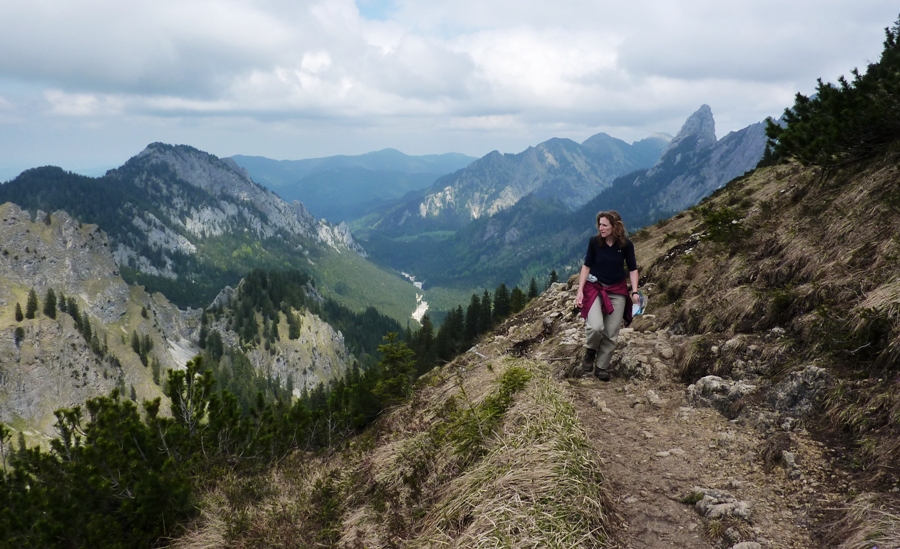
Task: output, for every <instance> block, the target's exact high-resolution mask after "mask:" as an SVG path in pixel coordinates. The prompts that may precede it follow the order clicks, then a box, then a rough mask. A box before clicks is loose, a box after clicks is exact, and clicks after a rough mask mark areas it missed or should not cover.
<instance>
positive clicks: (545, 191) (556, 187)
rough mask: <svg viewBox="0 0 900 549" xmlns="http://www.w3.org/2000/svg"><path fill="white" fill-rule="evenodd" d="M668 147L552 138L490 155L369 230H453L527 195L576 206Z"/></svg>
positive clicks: (604, 138) (659, 142) (659, 140)
mask: <svg viewBox="0 0 900 549" xmlns="http://www.w3.org/2000/svg"><path fill="white" fill-rule="evenodd" d="M668 142H669V136H665V135H658V136H654V137H649V138H647V139H645V140H643V141H640V142H637V143H634V144H631V145H629V144H628V143H625V142H624V141H621V140H619V139H615V138H612V137H610V136H608V135H606V134H602V133H601V134H597V135H595V136H593V137H591V138H589V139H587V140H586V141H584V142H583V143H581V144H578V143H576V142H574V141H572V140H570V139H559V138H554V139H550V140H548V141H545V142H543V143H540V144H539V145H536V146H534V147H529V148H528V149H527V150H525V151H523V152H521V153H519V154H500V153H499V152H497V151H494V152H491V153H489V154H488V155H486V156H485V157H483V158H481V159H479V160H477V161H475V162H473V163H472V164H470V165H469V166H468V167H466V168H465V169H463V170H460V171H458V172H456V173H453V174H450V175H446V176H444V177H442V178H441V179H439V180H438V181H436V182H435V183H434V185H432V186H431V187H429V188H428V189H427V190H425V191H422V192H420V193H415V194H414V195H411V196H410V197H409V198H407V199H405V200H404V201H403V202H402V203H401V204H400V205H398V206H396V207H394V208H392V209H390V210H388V211H387V212H386V213H385V214H384V215H383V216H382V217H381V218H380V219H378V220H377V221H375V222H373V223H372V224H371V227H372V229H373V230H374V231H376V232H378V233H381V234H385V235H392V236H393V235H399V234H404V235H410V234H416V233H420V232H428V231H434V230H456V229H459V228H461V227H463V226H465V225H466V224H467V223H469V222H470V221H472V220H474V219H479V218H482V217H487V216H492V215H494V214H496V213H497V212H499V211H501V210H504V209H507V208H510V207H512V206H513V205H515V204H516V203H517V202H519V201H520V200H522V199H523V198H524V197H525V196H528V195H531V196H534V197H536V198H539V199H542V200H550V201H558V202H560V203H561V204H562V205H564V206H565V207H566V208H569V209H574V208H577V207H579V206H581V205H582V204H584V203H585V202H587V201H588V200H590V199H591V198H593V197H594V196H596V195H597V193H599V192H600V191H602V190H604V189H606V188H607V187H609V186H610V185H611V184H612V181H613V180H614V179H615V178H616V177H618V176H621V175H624V174H626V173H629V172H632V171H634V170H638V169H641V168H649V167H651V166H652V165H653V164H654V163H655V162H656V160H657V159H658V158H659V155H660V153H661V152H662V150H663V149H664V148H665V147H666V145H667V143H668Z"/></svg>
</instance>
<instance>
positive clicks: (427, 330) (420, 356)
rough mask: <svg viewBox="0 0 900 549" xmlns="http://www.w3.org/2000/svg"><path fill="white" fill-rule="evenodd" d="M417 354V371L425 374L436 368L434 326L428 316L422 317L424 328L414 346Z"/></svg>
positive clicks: (420, 329)
mask: <svg viewBox="0 0 900 549" xmlns="http://www.w3.org/2000/svg"><path fill="white" fill-rule="evenodd" d="M414 349H415V350H414V352H415V353H416V370H417V372H418V373H419V374H423V373H425V372H427V371H428V370H430V369H431V368H432V367H434V358H435V354H434V325H433V324H432V323H431V317H429V316H428V315H427V314H425V315H423V316H422V327H421V328H419V331H418V333H417V334H416V342H415V345H414Z"/></svg>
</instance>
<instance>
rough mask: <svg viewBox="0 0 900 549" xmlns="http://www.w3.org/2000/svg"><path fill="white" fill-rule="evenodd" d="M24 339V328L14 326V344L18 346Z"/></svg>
mask: <svg viewBox="0 0 900 549" xmlns="http://www.w3.org/2000/svg"><path fill="white" fill-rule="evenodd" d="M24 339H25V328H23V327H21V326H16V330H15V335H14V336H13V341H14V342H15V344H16V347H18V346H19V344H20V343H22V341H23V340H24Z"/></svg>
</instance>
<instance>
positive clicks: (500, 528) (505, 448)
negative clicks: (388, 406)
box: [410, 361, 611, 548]
mask: <svg viewBox="0 0 900 549" xmlns="http://www.w3.org/2000/svg"><path fill="white" fill-rule="evenodd" d="M518 362H519V364H520V365H521V364H522V361H518ZM527 367H528V368H529V370H530V371H533V372H535V374H536V375H535V378H534V380H533V381H532V387H531V388H530V390H528V391H527V392H526V393H524V394H522V395H521V398H519V399H518V401H517V402H516V404H515V405H514V406H513V408H511V409H510V410H509V412H508V414H507V419H506V422H505V424H504V428H503V432H502V433H498V436H497V439H496V442H495V445H494V446H493V447H492V448H491V449H490V450H489V452H488V454H487V455H485V457H484V458H483V459H482V460H481V461H479V462H478V463H476V464H475V465H474V466H473V467H471V468H470V469H469V470H467V471H465V472H464V473H463V474H462V475H461V476H459V477H458V478H456V479H454V480H453V481H452V482H450V483H449V484H448V485H447V486H446V488H445V491H444V492H443V493H442V494H441V495H440V497H439V502H438V503H437V504H436V505H435V507H434V509H433V510H432V511H431V512H430V513H428V516H427V517H426V518H425V519H424V523H423V529H422V533H421V536H420V537H419V541H417V542H416V543H413V544H411V545H410V546H411V547H438V546H440V547H473V548H475V547H535V548H537V547H559V548H570V547H599V546H602V545H603V544H604V542H605V541H606V539H607V534H606V531H607V528H608V525H609V521H610V511H609V510H610V508H611V507H610V505H611V504H610V498H609V496H608V495H607V493H606V488H605V483H604V480H603V477H602V474H601V471H600V464H599V463H598V462H597V461H596V460H595V458H594V456H593V452H592V450H591V448H590V446H589V444H588V442H587V439H586V437H585V434H584V432H583V430H582V428H581V426H580V425H579V424H578V422H577V419H576V416H575V412H574V408H573V407H572V404H571V402H570V401H569V400H568V399H567V398H566V397H565V396H564V395H563V394H562V393H561V392H560V389H559V386H558V385H557V384H556V383H554V382H553V381H552V380H551V379H550V378H549V377H547V376H546V374H544V373H543V372H541V371H540V369H539V368H538V367H537V365H536V364H534V363H533V364H530V365H528V366H527Z"/></svg>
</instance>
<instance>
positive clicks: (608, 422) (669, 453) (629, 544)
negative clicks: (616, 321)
mask: <svg viewBox="0 0 900 549" xmlns="http://www.w3.org/2000/svg"><path fill="white" fill-rule="evenodd" d="M622 338H623V339H624V341H623V342H620V350H619V351H617V352H623V347H627V350H625V351H624V352H626V353H629V354H631V355H634V354H636V353H643V354H644V356H645V357H649V359H648V361H649V362H652V363H654V366H655V368H654V371H655V373H654V377H655V378H656V379H652V378H651V379H647V380H643V381H626V380H624V379H623V378H621V377H614V378H613V380H612V381H611V382H609V383H603V382H600V381H597V380H595V379H593V378H587V379H576V380H569V381H568V384H569V388H570V390H571V393H572V397H573V400H574V401H575V403H576V406H577V408H578V413H579V415H580V419H581V421H582V423H583V424H584V426H585V429H586V430H587V433H588V436H589V438H590V440H592V441H593V444H594V446H595V447H596V449H597V453H598V455H599V456H600V458H601V459H602V460H603V462H604V463H605V465H606V474H607V478H608V480H609V481H610V485H611V487H612V488H613V491H614V496H615V501H616V503H617V505H618V509H617V511H618V513H619V515H620V517H621V523H620V524H619V527H618V528H617V531H618V536H617V537H618V538H619V539H618V540H617V543H618V545H617V547H620V548H622V549H625V548H628V549H656V548H660V549H662V548H682V547H684V548H688V547H690V548H712V547H715V548H720V547H724V548H731V547H734V546H737V547H738V548H739V549H745V548H746V549H750V548H755V547H766V548H768V547H771V548H775V547H778V548H813V547H819V546H820V543H821V542H816V541H814V539H813V538H814V536H813V532H814V531H815V528H816V519H817V517H819V516H820V515H819V513H821V511H822V510H823V509H827V508H829V507H832V506H833V504H834V502H836V501H838V499H839V498H838V495H837V494H836V493H834V491H833V490H832V489H831V488H828V486H834V487H835V488H838V489H839V487H840V480H841V479H840V475H839V474H836V473H835V472H834V471H831V470H830V469H829V468H828V466H827V460H826V459H825V457H824V456H823V451H822V448H821V446H820V445H818V444H817V443H815V442H814V441H812V440H810V439H809V437H808V436H807V435H806V434H805V432H802V431H801V432H792V433H790V434H788V433H769V434H763V433H761V432H759V430H758V429H756V428H754V427H752V426H750V425H746V424H742V423H739V422H735V421H729V420H728V419H726V418H725V417H724V416H723V415H722V414H721V413H719V412H718V411H716V410H713V409H711V408H703V407H694V406H691V405H690V404H688V403H687V400H686V398H685V388H684V386H683V385H681V384H679V383H676V382H674V381H673V380H671V378H670V376H671V374H667V373H666V372H671V371H672V368H671V366H672V365H671V362H672V358H671V357H672V355H671V352H670V350H671V347H670V345H669V344H668V342H667V341H666V338H667V336H666V334H664V333H647V334H642V333H637V332H630V331H626V332H625V333H623V334H622ZM666 349H669V350H666ZM666 357H668V358H666ZM657 359H658V360H657ZM660 374H662V375H660ZM773 440H776V441H781V442H782V444H784V443H789V448H790V450H791V451H792V452H791V454H790V455H788V456H786V457H787V463H785V461H784V460H782V459H781V458H782V453H781V449H779V448H776V455H775V458H774V459H770V460H769V462H770V463H771V462H773V461H775V462H779V463H777V464H775V465H772V466H769V465H767V464H766V457H767V455H768V454H766V450H767V449H771V448H773V447H774V446H773V442H772V441H773ZM770 454H771V452H770ZM791 457H793V461H794V462H795V465H794V464H792V463H790V462H791ZM697 488H700V489H701V490H700V491H698V490H697ZM704 493H705V494H706V498H705V499H704V500H703V501H701V502H700V503H694V502H695V501H696V500H697V499H698V498H700V497H701V496H702V495H703V494H704ZM692 494H693V496H692ZM691 498H693V499H691ZM703 513H705V514H706V516H703ZM757 544H758V545H757Z"/></svg>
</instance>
